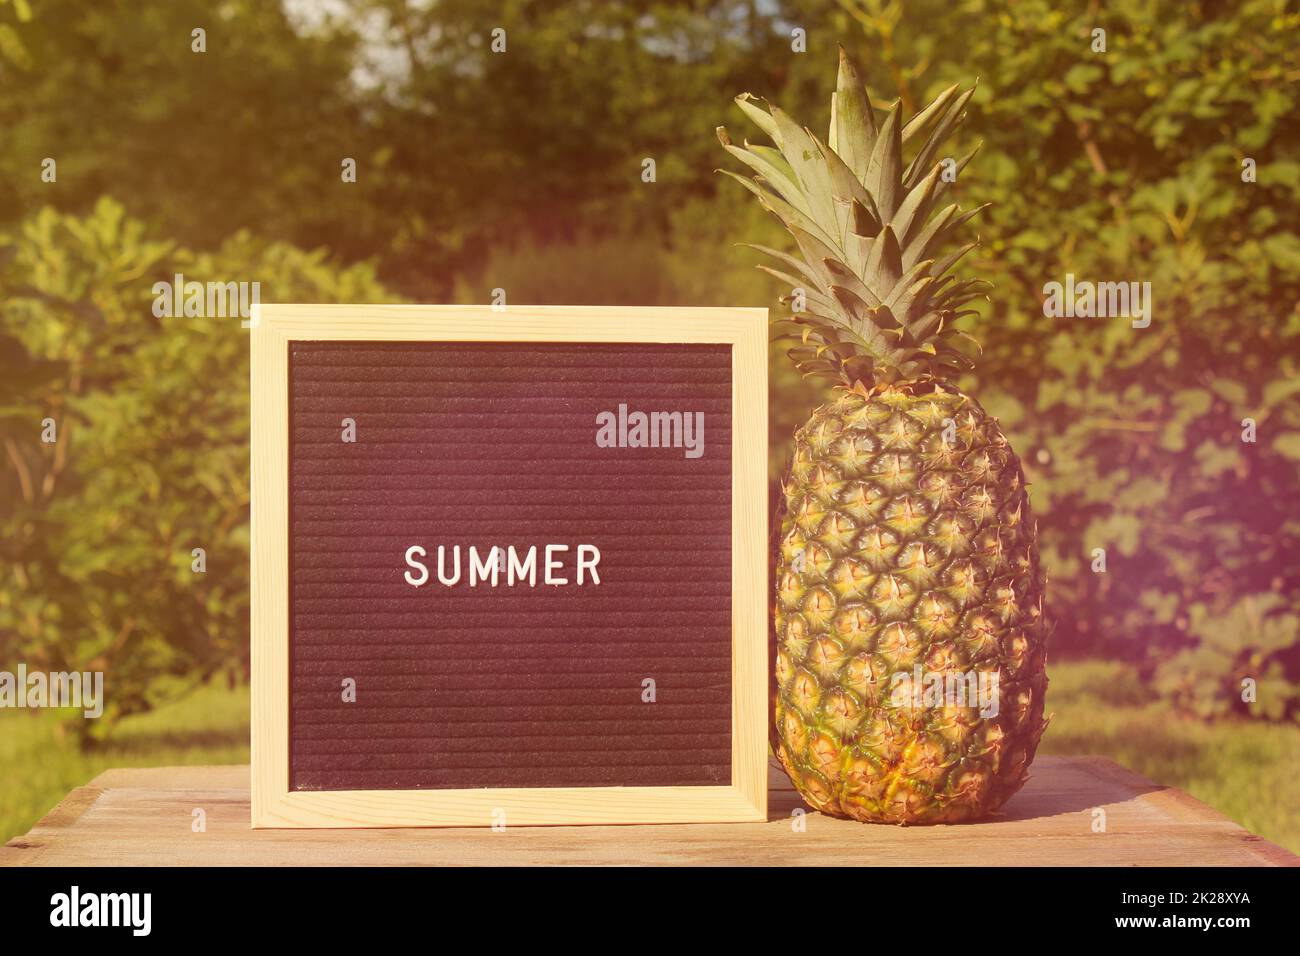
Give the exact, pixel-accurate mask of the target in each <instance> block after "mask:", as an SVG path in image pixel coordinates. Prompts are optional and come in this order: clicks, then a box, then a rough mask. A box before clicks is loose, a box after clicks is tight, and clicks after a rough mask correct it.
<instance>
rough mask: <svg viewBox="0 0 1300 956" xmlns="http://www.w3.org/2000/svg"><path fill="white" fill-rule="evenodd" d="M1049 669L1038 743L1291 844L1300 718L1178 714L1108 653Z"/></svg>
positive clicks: (1299, 795) (1297, 810) (1296, 826)
mask: <svg viewBox="0 0 1300 956" xmlns="http://www.w3.org/2000/svg"><path fill="white" fill-rule="evenodd" d="M1048 675H1049V676H1050V678H1051V686H1050V687H1049V688H1048V691H1047V708H1048V710H1049V711H1054V712H1055V717H1054V718H1053V720H1052V723H1051V725H1050V726H1049V727H1048V728H1047V733H1046V734H1045V735H1044V737H1043V743H1042V747H1041V749H1040V753H1049V754H1100V755H1102V756H1105V757H1110V758H1111V759H1112V760H1114V761H1116V762H1117V763H1120V764H1123V765H1124V766H1125V767H1128V768H1129V769H1130V770H1135V771H1137V772H1138V773H1140V774H1142V775H1143V776H1144V777H1146V778H1148V779H1149V780H1152V781H1154V782H1156V783H1160V784H1164V785H1166V786H1171V787H1178V788H1179V789H1181V790H1185V791H1187V792H1188V793H1190V794H1191V795H1192V796H1194V797H1196V798H1197V799H1198V800H1201V801H1203V802H1205V803H1208V804H1209V805H1210V806H1212V807H1214V808H1215V809H1217V810H1219V811H1220V812H1221V813H1225V814H1227V815H1228V816H1229V817H1231V818H1232V819H1234V820H1236V821H1237V822H1238V823H1240V824H1241V825H1242V826H1244V827H1245V828H1246V829H1247V830H1250V831H1251V832H1252V833H1257V834H1259V835H1260V836H1262V837H1264V838H1265V839H1266V840H1271V841H1273V842H1274V843H1277V844H1279V845H1280V846H1284V847H1286V848H1287V849H1288V850H1290V851H1291V852H1293V853H1300V786H1298V785H1297V783H1296V773H1297V769H1298V768H1300V727H1298V726H1296V725H1295V724H1266V723H1263V722H1259V721H1246V720H1231V721H1219V722H1216V723H1207V722H1205V721H1203V720H1197V719H1194V718H1188V717H1183V716H1180V715H1178V714H1177V713H1175V712H1173V711H1172V710H1170V709H1169V707H1168V706H1167V705H1165V704H1164V703H1163V702H1160V701H1158V700H1156V699H1154V696H1153V695H1152V693H1151V691H1150V690H1149V689H1148V688H1147V687H1146V686H1144V685H1143V684H1142V683H1141V682H1140V681H1139V680H1137V678H1136V677H1135V675H1133V673H1132V672H1131V669H1129V668H1126V667H1125V666H1124V665H1122V664H1116V663H1112V662H1110V661H1079V662H1075V661H1070V662H1064V663H1059V664H1049V666H1048Z"/></svg>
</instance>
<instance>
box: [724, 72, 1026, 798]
mask: <svg viewBox="0 0 1300 956" xmlns="http://www.w3.org/2000/svg"><path fill="white" fill-rule="evenodd" d="M836 87H837V88H836V91H835V93H834V95H833V96H832V97H831V122H830V133H829V135H828V137H827V142H826V143H823V142H822V141H821V140H819V139H818V138H817V137H816V136H815V135H814V134H813V133H811V132H810V131H808V130H807V129H804V128H803V127H800V126H798V125H797V124H796V123H794V122H793V121H792V120H791V119H790V117H789V116H787V115H786V114H785V113H783V112H782V111H781V110H780V109H778V108H777V107H775V106H767V107H766V108H765V104H763V103H762V101H759V100H757V99H755V98H754V97H751V96H750V95H748V94H744V95H742V96H739V97H737V99H736V102H737V103H738V104H739V106H740V108H741V109H742V110H743V111H744V112H745V113H746V114H747V116H748V117H749V118H750V119H751V120H753V121H754V122H755V123H756V124H757V125H758V127H759V128H760V129H761V130H762V131H763V132H764V133H765V134H767V136H769V137H770V138H771V139H772V140H773V141H774V143H775V144H776V148H772V147H769V146H761V145H750V144H748V143H746V144H745V145H744V146H737V145H735V144H733V143H732V141H731V139H730V137H729V136H728V135H727V132H726V130H725V129H723V128H719V130H718V136H719V138H720V139H721V140H722V144H723V146H724V147H726V149H727V151H728V152H729V153H731V154H732V155H733V156H735V157H736V158H738V159H740V160H741V161H742V162H744V163H745V164H746V165H747V166H748V167H749V168H750V169H751V170H752V171H753V172H754V173H755V174H756V175H754V176H753V177H752V178H746V177H744V176H739V175H736V174H734V173H728V175H731V176H733V178H735V179H737V180H738V181H739V182H741V183H742V184H743V185H744V186H745V188H747V189H748V190H750V191H751V192H752V193H754V194H755V195H756V196H757V197H758V200H759V202H760V203H761V204H762V205H763V206H764V207H765V208H766V209H768V210H769V211H771V212H773V213H774V214H775V215H776V216H777V217H778V218H779V219H780V220H781V222H782V223H783V224H784V225H785V227H786V228H787V229H788V230H789V231H790V233H791V234H792V235H793V237H794V240H795V243H796V244H797V246H798V248H799V250H800V252H801V253H802V255H801V256H793V255H787V254H786V253H783V252H780V251H778V250H775V249H768V248H764V247H761V246H755V247H753V248H757V249H759V250H760V251H762V252H764V253H767V254H768V255H770V256H772V257H773V258H774V259H776V260H777V263H778V264H779V266H780V268H768V267H766V266H760V268H763V269H765V271H767V272H769V273H771V274H772V275H775V276H776V277H777V278H779V279H781V280H782V281H783V282H785V283H786V284H787V285H788V286H789V287H791V288H792V289H793V292H792V294H791V295H790V296H786V297H784V298H783V299H782V301H783V302H785V303H788V304H789V305H790V306H791V315H789V316H788V317H785V318H782V319H780V320H779V321H777V322H775V323H774V325H776V326H777V327H778V332H779V334H781V335H783V336H786V337H789V338H791V339H792V340H793V341H792V345H793V347H792V348H791V350H790V353H789V354H790V357H791V359H793V361H794V362H795V364H796V365H797V367H798V368H799V369H800V370H801V371H802V372H803V373H804V374H805V375H809V374H817V375H827V376H830V377H832V378H833V379H835V380H836V382H837V383H838V384H837V386H836V388H835V390H834V393H833V397H832V400H831V401H829V402H828V403H827V404H825V405H823V406H822V407H821V408H818V409H817V410H816V411H815V412H813V415H812V417H811V419H809V421H808V422H807V423H806V424H805V425H803V427H801V428H800V429H798V430H797V431H796V432H795V436H794V449H793V455H792V459H791V464H790V466H789V470H788V472H787V474H786V476H785V478H784V480H783V482H782V492H783V507H782V509H781V510H782V513H781V517H780V521H779V527H780V536H781V537H780V543H779V549H778V554H777V560H776V575H775V580H776V602H775V605H776V606H775V632H774V637H775V641H776V648H775V659H776V666H775V671H776V673H775V683H774V698H775V700H774V727H773V747H774V749H775V751H776V754H777V756H778V758H779V759H780V761H781V763H782V765H783V766H784V767H785V770H786V773H788V774H789V776H790V779H791V780H792V781H793V782H794V785H795V787H796V788H797V789H798V791H799V793H800V794H801V795H802V796H803V798H804V799H805V800H806V801H807V802H808V803H809V804H810V805H812V806H813V807H815V808H816V809H818V810H821V811H822V812H824V813H828V814H832V815H835V816H844V817H850V818H853V819H856V820H862V821H869V822H881V823H896V824H917V823H954V822H958V821H962V820H971V819H976V818H978V817H981V816H984V815H986V814H988V813H990V812H991V811H993V810H996V809H997V808H998V807H999V806H1001V805H1002V804H1003V803H1004V802H1005V801H1006V800H1007V798H1009V797H1010V796H1011V795H1012V794H1014V793H1015V792H1016V791H1017V790H1019V789H1020V787H1021V786H1022V785H1023V784H1024V782H1025V780H1026V779H1027V776H1028V769H1029V764H1030V762H1031V761H1032V760H1033V757H1034V751H1035V749H1036V748H1037V746H1038V742H1039V739H1040V738H1041V736H1042V733H1043V729H1044V728H1045V726H1046V721H1045V720H1044V718H1043V698H1044V694H1045V691H1046V689H1047V675H1046V671H1045V657H1046V648H1045V643H1046V637H1047V623H1046V619H1045V618H1044V615H1043V589H1044V579H1043V575H1042V572H1041V570H1040V567H1039V561H1038V542H1037V527H1036V524H1035V521H1034V518H1033V514H1032V512H1031V511H1030V508H1029V499H1028V496H1027V494H1026V491H1025V479H1024V473H1023V471H1022V469H1021V466H1020V461H1019V459H1018V458H1017V457H1016V455H1015V453H1014V452H1013V451H1012V450H1011V447H1010V445H1009V444H1008V443H1007V439H1006V438H1005V436H1003V434H1002V431H1001V429H1000V428H999V427H998V423H997V420H996V419H994V418H992V417H990V416H989V415H988V414H987V413H986V412H985V411H984V409H983V408H981V407H980V404H979V402H977V401H976V400H975V399H974V398H972V397H970V396H969V395H964V394H962V392H960V391H959V390H957V389H956V388H955V387H954V386H953V385H952V384H951V383H950V382H949V379H950V378H952V377H953V376H954V375H955V374H956V373H959V372H962V371H964V370H967V369H969V368H971V367H973V363H972V361H971V360H970V358H969V357H968V355H967V354H966V352H965V351H963V350H961V349H959V348H958V344H959V342H961V340H962V339H966V340H969V341H970V342H974V340H973V339H970V337H969V336H967V335H965V333H963V332H960V331H957V330H956V329H954V328H953V327H952V326H953V322H954V321H955V320H956V319H959V318H961V317H962V316H963V315H967V314H970V311H971V310H965V311H963V308H962V307H963V306H964V305H966V304H968V303H969V302H970V301H971V300H973V299H974V298H976V297H978V296H981V295H982V294H983V292H984V290H985V289H986V288H988V284H987V283H984V282H981V281H979V280H971V279H967V280H962V281H957V280H955V279H954V277H953V276H951V275H948V274H947V273H948V271H949V270H950V269H951V268H952V266H953V265H954V264H955V263H956V262H957V261H958V260H959V259H960V258H961V257H962V256H963V255H964V254H965V253H966V252H967V251H969V250H970V249H971V248H972V247H973V246H974V245H975V243H974V242H971V243H966V244H964V245H959V246H958V247H957V248H955V249H950V247H951V246H952V240H953V237H954V235H955V234H956V233H957V231H958V229H959V227H961V226H962V225H963V224H964V223H965V222H967V221H968V220H969V219H970V218H971V217H972V216H973V215H975V214H976V213H978V212H979V211H980V210H979V209H975V210H973V211H970V212H965V213H963V212H962V211H961V210H960V208H959V207H958V206H957V205H955V204H947V205H945V204H943V203H942V199H943V196H944V193H945V192H946V191H947V189H948V187H949V185H950V183H951V181H952V180H953V179H954V178H955V177H954V176H953V175H951V174H952V173H959V172H960V171H961V170H962V168H963V167H965V165H966V164H967V162H968V161H969V160H970V158H971V156H973V155H974V151H972V152H971V153H970V154H969V155H967V156H965V157H964V158H962V159H960V160H957V161H955V162H954V161H952V160H945V159H944V158H943V157H942V154H941V153H940V152H939V150H940V147H941V145H942V144H943V142H944V141H945V139H946V138H947V137H948V135H949V134H950V133H951V132H952V131H953V130H954V129H955V128H956V127H957V126H958V125H959V124H960V123H961V122H962V120H963V118H964V113H963V110H964V108H965V106H966V103H967V102H968V100H969V99H970V97H971V94H972V93H973V92H974V91H973V90H968V91H965V92H961V91H959V89H958V88H957V87H956V86H953V87H951V88H949V89H946V90H944V91H943V92H942V93H940V94H939V96H938V97H937V98H936V99H935V100H934V102H932V103H931V104H930V105H929V106H927V107H926V108H925V109H923V110H921V111H920V112H919V113H918V114H916V115H915V116H913V117H912V118H911V119H910V120H908V121H907V122H904V120H903V117H902V115H901V106H900V105H898V104H896V105H894V106H893V108H891V109H890V110H889V111H888V113H886V114H885V115H884V117H883V119H881V120H879V121H877V117H876V114H875V111H874V110H873V108H872V104H871V102H870V100H869V99H868V97H867V94H866V91H865V89H864V87H863V84H862V81H861V80H860V79H859V77H858V74H857V71H856V69H855V67H854V65H853V64H852V62H850V60H849V59H848V57H847V56H846V55H845V54H844V51H843V50H841V51H840V65H839V77H838V82H837V84H836ZM911 141H915V143H916V144H917V148H916V150H915V153H914V155H913V158H912V159H911V161H910V162H905V160H904V146H905V144H907V143H909V142H911ZM909 152H910V150H909ZM981 208H983V207H981ZM787 270H788V271H787ZM985 691H987V693H985Z"/></svg>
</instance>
